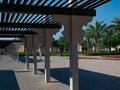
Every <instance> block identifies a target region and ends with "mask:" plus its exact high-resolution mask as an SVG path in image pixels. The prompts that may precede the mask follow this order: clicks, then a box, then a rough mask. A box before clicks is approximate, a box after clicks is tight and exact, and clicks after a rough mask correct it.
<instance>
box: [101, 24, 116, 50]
mask: <svg viewBox="0 0 120 90" xmlns="http://www.w3.org/2000/svg"><path fill="white" fill-rule="evenodd" d="M102 33H103V37H102V44H103V45H104V46H106V47H108V48H109V51H111V47H114V46H115V41H114V33H115V29H114V26H113V25H109V26H106V28H105V29H104V30H103V31H102Z"/></svg>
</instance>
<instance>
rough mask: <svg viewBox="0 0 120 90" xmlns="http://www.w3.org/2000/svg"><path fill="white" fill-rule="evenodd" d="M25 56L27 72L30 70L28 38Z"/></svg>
mask: <svg viewBox="0 0 120 90" xmlns="http://www.w3.org/2000/svg"><path fill="white" fill-rule="evenodd" d="M25 54H26V58H25V60H26V63H25V68H26V70H29V52H28V40H27V38H25Z"/></svg>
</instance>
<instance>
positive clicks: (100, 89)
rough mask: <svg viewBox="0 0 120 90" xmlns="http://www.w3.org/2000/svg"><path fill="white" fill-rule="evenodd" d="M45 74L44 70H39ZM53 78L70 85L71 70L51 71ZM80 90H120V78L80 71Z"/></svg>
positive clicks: (59, 69)
mask: <svg viewBox="0 0 120 90" xmlns="http://www.w3.org/2000/svg"><path fill="white" fill-rule="evenodd" d="M39 71H41V72H43V73H44V69H39ZM51 76H52V77H53V78H55V79H57V80H59V81H60V82H62V83H65V84H67V85H69V76H70V69H69V68H54V69H51ZM79 88H80V89H79V90H120V77H115V76H110V75H106V74H101V73H97V72H93V71H88V70H83V69H79Z"/></svg>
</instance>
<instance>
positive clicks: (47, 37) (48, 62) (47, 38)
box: [44, 29, 50, 83]
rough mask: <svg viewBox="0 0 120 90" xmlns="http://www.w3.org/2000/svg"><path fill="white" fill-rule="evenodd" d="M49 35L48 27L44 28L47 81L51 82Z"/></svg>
mask: <svg viewBox="0 0 120 90" xmlns="http://www.w3.org/2000/svg"><path fill="white" fill-rule="evenodd" d="M49 38H50V37H49V36H48V34H47V31H46V29H45V30H44V42H45V43H44V45H45V82H46V83H47V82H50V54H49V48H50V45H49V42H50V41H49Z"/></svg>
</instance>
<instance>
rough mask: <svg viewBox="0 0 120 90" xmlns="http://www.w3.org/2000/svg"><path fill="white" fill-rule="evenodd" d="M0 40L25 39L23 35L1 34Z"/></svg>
mask: <svg viewBox="0 0 120 90" xmlns="http://www.w3.org/2000/svg"><path fill="white" fill-rule="evenodd" d="M0 38H25V36H24V35H10V34H9V35H6V34H1V35H0Z"/></svg>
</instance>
